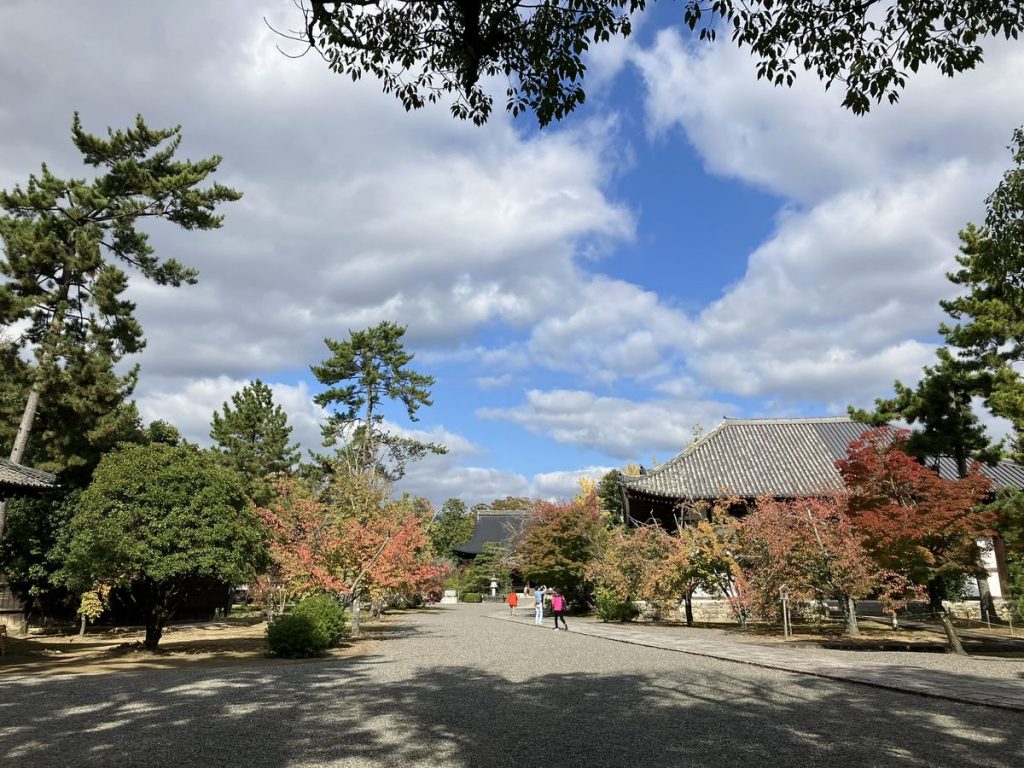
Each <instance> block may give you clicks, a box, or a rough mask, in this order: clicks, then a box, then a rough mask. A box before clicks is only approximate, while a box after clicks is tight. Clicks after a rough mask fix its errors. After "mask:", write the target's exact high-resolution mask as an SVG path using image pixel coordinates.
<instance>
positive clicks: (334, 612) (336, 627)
mask: <svg viewBox="0 0 1024 768" xmlns="http://www.w3.org/2000/svg"><path fill="white" fill-rule="evenodd" d="M292 616H307V617H309V619H310V621H312V622H313V623H314V624H316V625H317V627H318V628H319V629H320V630H322V631H323V633H324V634H325V635H326V637H327V645H328V647H330V646H332V645H337V644H338V643H339V642H341V639H342V638H343V637H345V635H347V634H348V626H347V625H346V624H345V612H344V611H343V610H342V609H341V606H340V605H338V601H337V600H335V599H334V598H333V597H331V596H330V595H311V596H310V597H304V598H303V599H302V600H300V601H299V604H298V605H296V606H295V607H294V608H293V609H292Z"/></svg>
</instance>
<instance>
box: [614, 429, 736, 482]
mask: <svg viewBox="0 0 1024 768" xmlns="http://www.w3.org/2000/svg"><path fill="white" fill-rule="evenodd" d="M728 421H729V419H725V420H724V421H722V422H721V423H720V424H718V425H717V426H716V427H715V428H714V429H712V430H711V431H710V432H708V433H707V434H706V435H704V436H703V437H701V438H700V439H699V440H694V441H693V442H692V443H690V444H689V445H688V446H686V447H685V448H683V450H681V451H680V452H679V453H677V454H676V455H675V456H673V457H672V458H671V459H669V460H668V461H666V462H663V463H661V464H659V465H658V466H656V467H651V468H650V469H649V470H647V471H646V472H645V473H644V474H642V475H623V476H622V480H623V482H626V483H631V482H634V481H636V480H641V479H643V478H645V477H650V476H651V475H657V474H660V473H662V472H664V471H666V470H667V469H669V468H670V467H672V466H673V465H675V464H677V463H678V462H680V461H681V460H682V459H683V458H684V457H686V456H689V455H690V454H692V453H695V452H696V451H697V449H698V448H700V447H701V446H703V445H704V444H705V443H707V441H708V440H710V439H711V438H712V437H714V436H715V435H716V434H718V433H719V432H721V431H722V430H723V429H725V427H726V426H727V423H726V422H728Z"/></svg>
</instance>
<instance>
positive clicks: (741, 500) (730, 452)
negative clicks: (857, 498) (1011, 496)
mask: <svg viewBox="0 0 1024 768" xmlns="http://www.w3.org/2000/svg"><path fill="white" fill-rule="evenodd" d="M866 429H867V427H866V426H865V425H864V424H861V423H859V422H855V421H853V420H852V419H850V418H848V417H846V416H836V417H830V418H812V419H726V420H725V421H723V422H722V423H721V424H719V425H718V426H717V427H715V429H714V430H712V431H711V432H709V433H708V434H707V435H706V436H704V437H703V438H701V439H700V440H698V441H697V442H696V443H694V444H693V445H691V446H690V447H688V448H686V449H685V450H684V451H683V452H682V453H680V454H678V455H677V456H675V457H673V458H672V459H670V460H669V461H666V462H665V463H664V464H660V465H658V466H657V467H654V468H653V469H649V470H641V474H640V475H639V476H636V477H623V479H622V485H621V488H622V496H623V503H624V514H625V518H626V522H627V523H628V524H630V525H643V524H646V523H652V522H657V523H659V524H660V525H662V526H664V527H665V528H667V529H668V530H675V529H676V528H677V527H678V526H679V525H680V524H682V523H684V522H686V521H687V520H692V519H694V516H695V515H699V514H700V512H698V511H697V509H698V508H699V505H700V503H701V502H714V501H715V500H717V499H728V498H736V499H737V500H738V501H737V503H736V504H735V507H734V508H733V509H731V510H730V512H731V513H732V514H735V515H736V516H742V515H743V514H744V513H745V512H746V509H747V506H748V505H749V504H751V503H752V502H753V501H754V500H755V499H757V498H758V497H759V496H771V497H774V498H777V499H793V498H797V497H799V496H813V495H816V494H820V493H827V492H829V491H835V490H839V489H841V488H842V487H843V479H842V477H841V476H840V474H839V470H838V469H837V468H836V465H835V463H836V461H837V460H838V459H842V458H845V457H846V453H847V449H848V447H849V445H850V443H851V442H852V441H853V440H856V439H857V438H859V437H860V436H861V435H862V434H863V433H864V432H865V431H866ZM937 465H938V470H939V474H940V475H941V476H942V477H944V478H947V479H950V480H954V479H956V478H957V477H958V475H957V471H956V463H955V462H954V460H953V459H952V458H949V457H942V458H941V459H939V460H938V462H937ZM981 471H982V472H983V473H984V474H985V475H986V476H987V477H988V478H989V480H991V481H992V489H993V491H998V490H1001V489H1003V488H1006V487H1017V488H1024V466H1021V465H1019V464H1014V463H1013V462H1008V461H1003V462H1000V463H999V464H997V465H995V466H992V467H990V466H985V465H982V468H981ZM985 567H986V569H987V570H988V572H989V579H988V584H989V589H990V591H991V594H992V596H993V597H1000V596H1001V595H1003V594H1005V590H1006V580H1007V574H1006V560H1005V555H1004V552H1003V551H1002V544H1001V542H1000V541H999V540H998V539H997V540H996V541H994V542H993V546H991V547H988V548H986V555H985Z"/></svg>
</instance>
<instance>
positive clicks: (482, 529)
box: [453, 510, 527, 555]
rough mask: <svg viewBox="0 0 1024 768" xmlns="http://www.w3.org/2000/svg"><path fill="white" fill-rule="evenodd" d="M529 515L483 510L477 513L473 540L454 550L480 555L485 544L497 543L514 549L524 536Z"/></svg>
mask: <svg viewBox="0 0 1024 768" xmlns="http://www.w3.org/2000/svg"><path fill="white" fill-rule="evenodd" d="M526 516H527V513H526V512H525V511H523V512H509V511H505V510H482V511H480V512H478V513H477V516H476V526H475V527H474V528H473V538H471V539H470V540H469V541H467V542H466V543H465V544H459V545H458V546H456V547H453V549H454V550H455V551H456V552H459V553H460V554H463V555H479V554H480V553H481V552H483V550H484V544H488V543H491V542H497V543H499V544H505V545H507V546H510V547H514V546H515V544H516V542H517V541H518V539H519V537H520V536H522V533H523V526H524V524H525V523H526Z"/></svg>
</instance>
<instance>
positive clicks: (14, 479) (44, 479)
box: [0, 459, 57, 489]
mask: <svg viewBox="0 0 1024 768" xmlns="http://www.w3.org/2000/svg"><path fill="white" fill-rule="evenodd" d="M56 482H57V478H56V477H54V476H53V475H51V474H50V473H49V472H43V471H41V470H38V469H32V468H31V467H26V466H22V465H21V464H15V463H14V462H13V461H8V460H7V459H0V489H5V488H29V489H32V488H51V487H53V485H54V484H55V483H56Z"/></svg>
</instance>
